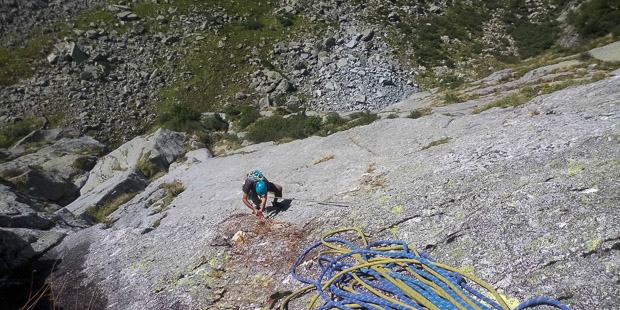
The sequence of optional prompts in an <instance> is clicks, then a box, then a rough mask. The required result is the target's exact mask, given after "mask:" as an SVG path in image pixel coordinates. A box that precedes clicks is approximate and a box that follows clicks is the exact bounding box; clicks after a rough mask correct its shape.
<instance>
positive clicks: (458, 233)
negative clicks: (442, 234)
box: [443, 230, 465, 244]
mask: <svg viewBox="0 0 620 310" xmlns="http://www.w3.org/2000/svg"><path fill="white" fill-rule="evenodd" d="M464 234H465V232H464V231H462V230H459V231H455V232H453V233H451V234H449V235H448V236H447V237H446V239H445V240H444V242H443V243H445V244H448V243H452V242H454V240H456V238H458V237H460V236H463V235H464Z"/></svg>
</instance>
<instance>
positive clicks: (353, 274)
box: [280, 228, 569, 310]
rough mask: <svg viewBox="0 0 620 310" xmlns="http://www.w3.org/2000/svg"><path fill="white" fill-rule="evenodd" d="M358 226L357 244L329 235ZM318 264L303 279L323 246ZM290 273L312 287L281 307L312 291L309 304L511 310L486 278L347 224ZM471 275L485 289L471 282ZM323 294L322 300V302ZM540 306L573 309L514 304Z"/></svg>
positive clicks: (543, 300) (528, 303)
mask: <svg viewBox="0 0 620 310" xmlns="http://www.w3.org/2000/svg"><path fill="white" fill-rule="evenodd" d="M346 231H354V232H356V233H357V235H358V236H359V237H360V239H361V240H362V242H363V244H364V247H363V248H359V247H357V246H355V245H354V244H353V243H351V242H350V241H348V240H345V239H341V238H335V237H331V236H333V235H335V234H337V233H342V232H346ZM321 245H323V246H325V247H327V248H328V250H324V251H321V252H320V254H319V257H318V260H317V262H318V265H319V267H320V268H321V273H320V275H319V277H318V278H317V279H316V280H312V279H308V278H304V277H302V276H300V275H299V274H298V273H297V267H298V266H299V264H300V263H301V262H302V261H303V260H304V258H305V257H306V255H308V253H309V252H310V251H312V250H313V249H316V248H318V247H319V246H321ZM291 274H292V276H293V277H294V278H295V279H297V280H298V281H300V282H303V283H306V284H308V286H306V287H304V288H302V289H300V290H298V291H297V292H294V293H293V294H291V295H289V296H288V297H287V298H286V299H285V300H284V301H283V302H282V304H281V306H280V309H282V310H284V309H288V306H289V303H290V302H291V301H292V300H293V299H295V298H297V297H299V296H301V295H303V294H305V293H308V292H310V291H311V290H316V294H315V295H314V296H313V297H312V298H311V300H310V302H309V304H308V306H307V308H306V309H308V310H310V309H321V310H322V309H345V310H352V309H382V310H383V309H399V310H400V309H403V310H406V309H436V310H439V309H441V310H443V309H467V310H470V309H471V310H487V309H501V310H509V309H510V307H509V306H508V305H507V304H506V302H505V301H504V298H503V297H502V296H501V295H500V294H499V293H497V291H495V289H493V288H492V287H491V286H490V285H488V284H487V283H485V282H483V281H481V280H479V279H477V278H476V277H474V276H472V275H468V274H464V273H461V272H460V271H459V270H458V269H455V268H453V267H450V266H446V265H444V264H441V263H438V262H436V261H435V260H434V259H433V258H432V257H430V256H429V255H428V254H425V253H423V252H418V251H417V250H416V249H415V248H413V247H410V246H408V245H407V243H405V242H403V241H393V240H384V241H378V242H373V243H368V242H367V240H366V237H365V236H364V233H363V232H362V231H361V230H360V229H358V228H343V229H339V230H335V231H332V232H329V233H327V234H326V235H324V236H323V237H322V238H321V241H320V242H317V243H315V244H313V245H311V246H310V247H308V248H307V249H306V250H305V251H304V252H303V253H302V254H301V255H300V256H299V257H298V258H297V260H296V261H295V263H294V264H293V267H292V268H291ZM466 280H470V281H472V282H473V283H475V284H476V285H477V287H480V288H483V289H485V290H486V294H483V293H481V292H479V291H478V290H477V289H476V288H474V287H472V286H470V285H468V284H467V281H466ZM319 298H320V299H321V300H322V301H319ZM538 305H549V306H554V307H557V308H559V309H562V310H568V309H569V308H568V307H567V306H565V305H563V304H562V303H560V302H559V301H557V300H553V299H550V298H535V299H531V300H528V301H526V302H524V303H522V304H520V305H519V306H517V308H515V310H521V309H526V308H531V307H535V306H538Z"/></svg>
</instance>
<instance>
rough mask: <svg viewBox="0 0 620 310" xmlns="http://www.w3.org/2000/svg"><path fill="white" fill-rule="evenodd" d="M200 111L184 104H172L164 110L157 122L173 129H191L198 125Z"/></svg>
mask: <svg viewBox="0 0 620 310" xmlns="http://www.w3.org/2000/svg"><path fill="white" fill-rule="evenodd" d="M199 122H200V112H198V111H197V110H196V109H194V108H192V107H190V106H187V105H184V104H174V105H172V106H171V107H169V108H168V109H167V110H164V111H163V112H162V113H161V114H160V116H159V118H158V121H157V123H158V124H159V125H160V126H161V127H164V128H167V129H170V130H174V131H191V130H193V129H196V128H197V127H199V126H200V123H199Z"/></svg>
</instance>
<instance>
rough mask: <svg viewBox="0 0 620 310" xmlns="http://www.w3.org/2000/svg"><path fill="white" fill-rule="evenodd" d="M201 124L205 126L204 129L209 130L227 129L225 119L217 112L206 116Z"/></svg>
mask: <svg viewBox="0 0 620 310" xmlns="http://www.w3.org/2000/svg"><path fill="white" fill-rule="evenodd" d="M202 124H203V125H204V126H205V129H207V130H211V131H225V130H228V122H227V121H225V120H224V119H223V118H222V116H220V114H219V113H215V114H213V115H211V116H208V117H206V118H205V119H204V120H203V121H202Z"/></svg>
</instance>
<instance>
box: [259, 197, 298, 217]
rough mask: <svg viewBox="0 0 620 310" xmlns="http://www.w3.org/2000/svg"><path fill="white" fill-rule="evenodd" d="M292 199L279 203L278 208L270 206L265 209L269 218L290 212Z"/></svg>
mask: <svg viewBox="0 0 620 310" xmlns="http://www.w3.org/2000/svg"><path fill="white" fill-rule="evenodd" d="M291 202H293V200H291V199H284V200H282V201H280V202H279V203H278V206H277V207H274V206H269V207H265V211H266V212H267V218H273V217H275V216H276V215H278V214H280V212H284V211H288V209H289V208H290V207H291Z"/></svg>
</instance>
